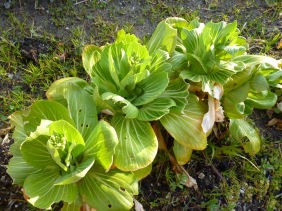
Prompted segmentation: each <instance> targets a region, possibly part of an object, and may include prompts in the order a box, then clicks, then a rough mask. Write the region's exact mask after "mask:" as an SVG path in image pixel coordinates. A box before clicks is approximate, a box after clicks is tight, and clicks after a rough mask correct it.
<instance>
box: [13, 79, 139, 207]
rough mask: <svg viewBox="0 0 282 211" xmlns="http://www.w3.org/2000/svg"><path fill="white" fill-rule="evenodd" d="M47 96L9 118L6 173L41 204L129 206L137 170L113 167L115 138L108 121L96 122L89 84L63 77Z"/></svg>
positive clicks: (135, 188) (135, 187)
mask: <svg viewBox="0 0 282 211" xmlns="http://www.w3.org/2000/svg"><path fill="white" fill-rule="evenodd" d="M47 96H48V98H49V99H48V100H41V101H38V102H36V103H34V104H33V105H32V106H31V107H30V108H29V109H27V110H25V111H19V112H16V113H14V114H12V115H11V117H10V119H11V123H12V124H13V125H14V126H15V131H14V134H13V138H14V139H15V143H14V144H13V145H12V146H11V152H12V153H13V158H12V159H11V161H10V163H9V166H8V173H9V174H10V175H11V177H12V178H13V180H14V183H16V184H18V185H20V186H22V187H23V190H24V192H25V195H26V197H27V199H28V201H29V202H30V203H31V204H32V205H34V206H36V207H38V208H41V209H48V208H50V207H51V205H52V204H53V203H55V202H59V201H64V202H65V205H64V208H63V209H65V210H70V209H72V210H80V207H81V206H83V205H87V206H88V207H91V208H95V209H97V210H108V209H113V210H127V209H130V208H131V207H132V206H133V198H132V197H133V195H134V194H137V193H138V184H137V179H136V175H134V174H133V173H131V172H122V171H120V170H118V169H116V168H115V169H114V168H113V157H114V154H115V149H116V146H117V145H118V143H119V141H118V137H117V134H116V132H115V129H114V128H113V127H112V126H110V124H109V123H107V122H106V121H103V120H101V121H98V118H97V112H96V106H95V102H94V100H93V97H92V95H91V87H90V86H89V85H88V84H87V82H86V81H84V80H82V79H79V78H65V79H61V80H59V81H56V82H55V83H53V85H51V87H50V89H49V90H48V92H47Z"/></svg>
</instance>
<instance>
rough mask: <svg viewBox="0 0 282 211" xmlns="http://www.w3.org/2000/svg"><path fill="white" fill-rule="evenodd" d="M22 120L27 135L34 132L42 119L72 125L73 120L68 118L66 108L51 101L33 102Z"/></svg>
mask: <svg viewBox="0 0 282 211" xmlns="http://www.w3.org/2000/svg"><path fill="white" fill-rule="evenodd" d="M22 118H23V121H24V129H25V131H26V134H27V135H29V133H30V132H33V131H35V130H36V128H37V126H39V125H40V123H41V120H42V119H46V120H50V121H56V120H66V121H67V122H69V123H71V124H73V120H72V119H71V118H70V115H69V112H68V110H67V108H66V107H64V106H63V105H62V104H60V103H58V102H55V101H51V100H39V101H37V102H35V103H34V104H33V105H32V106H31V107H30V108H29V112H27V113H25V114H24V115H23V116H22Z"/></svg>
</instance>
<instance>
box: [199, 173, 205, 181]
mask: <svg viewBox="0 0 282 211" xmlns="http://www.w3.org/2000/svg"><path fill="white" fill-rule="evenodd" d="M205 176H206V175H205V174H204V173H203V172H201V173H200V174H199V175H198V178H199V179H204V178H205Z"/></svg>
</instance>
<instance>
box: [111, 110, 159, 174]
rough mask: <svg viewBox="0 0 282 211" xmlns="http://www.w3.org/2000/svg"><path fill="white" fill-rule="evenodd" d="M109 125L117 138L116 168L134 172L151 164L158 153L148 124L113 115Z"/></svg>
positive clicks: (156, 142) (153, 135)
mask: <svg viewBox="0 0 282 211" xmlns="http://www.w3.org/2000/svg"><path fill="white" fill-rule="evenodd" d="M111 123H112V126H113V127H114V128H115V129H116V132H117V134H118V138H119V143H118V145H117V147H116V153H115V155H114V164H115V166H116V167H117V168H119V169H121V170H123V171H135V170H138V169H141V168H145V167H146V166H148V165H149V164H150V163H152V162H153V160H154V158H155V156H156V154H157V151H158V141H157V137H156V136H155V133H154V131H153V129H152V127H151V125H150V123H149V122H143V121H139V120H136V119H126V118H124V117H123V116H121V115H115V116H114V117H113V119H112V122H111Z"/></svg>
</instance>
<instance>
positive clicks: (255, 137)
mask: <svg viewBox="0 0 282 211" xmlns="http://www.w3.org/2000/svg"><path fill="white" fill-rule="evenodd" d="M229 130H230V134H231V137H232V138H234V139H235V140H236V141H238V142H240V143H241V144H242V146H243V147H244V150H245V152H247V153H249V154H250V155H255V154H256V153H258V152H259V150H260V142H261V140H260V136H259V134H258V132H257V131H256V130H255V129H254V128H253V126H252V125H251V124H250V123H248V122H247V121H246V120H243V119H230V124H229Z"/></svg>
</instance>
